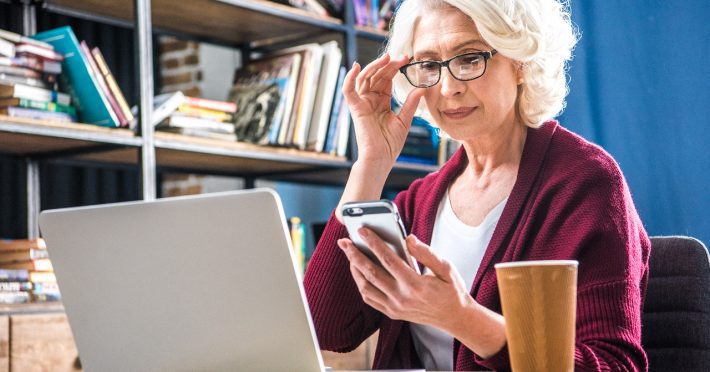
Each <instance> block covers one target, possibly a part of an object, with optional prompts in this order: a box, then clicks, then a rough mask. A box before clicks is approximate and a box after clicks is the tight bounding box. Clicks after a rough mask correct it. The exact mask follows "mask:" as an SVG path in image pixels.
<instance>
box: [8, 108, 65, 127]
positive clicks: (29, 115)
mask: <svg viewBox="0 0 710 372" xmlns="http://www.w3.org/2000/svg"><path fill="white" fill-rule="evenodd" d="M0 112H2V113H4V114H5V115H7V116H11V117H15V118H26V119H37V120H49V121H60V122H67V123H69V122H74V121H76V118H75V117H74V116H72V115H70V114H67V113H66V112H51V111H43V110H36V109H29V108H24V107H14V106H10V107H6V108H5V109H0Z"/></svg>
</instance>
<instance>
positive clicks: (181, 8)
mask: <svg viewBox="0 0 710 372" xmlns="http://www.w3.org/2000/svg"><path fill="white" fill-rule="evenodd" d="M45 7H46V8H47V9H49V10H50V11H53V12H57V13H63V14H68V15H72V16H77V17H81V18H87V19H94V20H103V21H105V20H109V21H113V23H118V24H121V25H124V26H128V27H131V26H132V24H133V12H134V9H133V1H129V0H123V1H106V0H46V1H45ZM152 13H153V14H152V16H153V17H152V20H153V27H154V28H156V29H157V30H158V31H164V32H169V33H175V34H179V35H190V36H191V37H192V38H195V37H197V38H203V39H207V40H220V41H223V42H226V43H231V44H243V43H252V42H258V41H260V40H265V39H280V38H281V37H282V36H283V35H291V36H293V37H294V38H295V37H298V36H302V37H305V36H307V35H312V34H318V33H321V32H323V30H334V31H340V32H344V31H345V26H343V24H342V21H341V20H339V19H337V18H330V17H328V18H324V17H320V16H317V15H315V14H313V13H310V12H307V11H304V10H300V9H296V8H293V7H290V6H287V5H282V4H277V3H273V2H270V1H266V0H189V1H174V0H152Z"/></svg>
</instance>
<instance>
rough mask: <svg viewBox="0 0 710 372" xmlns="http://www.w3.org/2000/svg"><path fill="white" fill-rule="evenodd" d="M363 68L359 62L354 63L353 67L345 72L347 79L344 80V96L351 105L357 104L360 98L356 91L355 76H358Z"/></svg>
mask: <svg viewBox="0 0 710 372" xmlns="http://www.w3.org/2000/svg"><path fill="white" fill-rule="evenodd" d="M361 69H362V67H361V66H360V64H359V63H357V62H355V63H353V67H352V68H351V69H350V71H348V73H347V74H345V79H344V80H343V96H344V97H345V100H346V102H347V103H348V105H350V106H354V105H356V104H357V103H358V102H359V100H360V97H359V96H358V94H357V92H356V91H355V78H357V76H358V73H360V70H361Z"/></svg>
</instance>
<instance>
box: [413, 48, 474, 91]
mask: <svg viewBox="0 0 710 372" xmlns="http://www.w3.org/2000/svg"><path fill="white" fill-rule="evenodd" d="M441 67H442V63H441V62H436V61H425V62H421V63H415V64H412V65H410V66H409V67H407V68H406V70H405V74H406V75H407V77H408V78H409V80H410V82H411V83H413V84H414V85H415V86H418V87H430V86H432V85H434V84H436V83H437V82H438V81H439V78H440V75H441ZM448 68H449V71H450V72H451V74H452V75H453V76H454V77H455V78H456V79H458V80H473V79H475V78H478V77H480V76H481V75H483V72H484V71H485V70H486V62H485V58H483V56H481V55H479V54H464V55H461V56H458V57H456V58H454V59H452V60H451V61H449V64H448Z"/></svg>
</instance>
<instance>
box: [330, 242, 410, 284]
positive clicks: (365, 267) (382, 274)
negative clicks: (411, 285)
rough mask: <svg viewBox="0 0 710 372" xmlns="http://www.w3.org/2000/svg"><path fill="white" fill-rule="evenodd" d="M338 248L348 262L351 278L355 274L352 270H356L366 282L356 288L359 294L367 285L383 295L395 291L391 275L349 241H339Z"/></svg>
mask: <svg viewBox="0 0 710 372" xmlns="http://www.w3.org/2000/svg"><path fill="white" fill-rule="evenodd" d="M338 246H339V247H340V249H342V251H343V253H345V255H346V256H347V257H348V260H349V261H350V271H351V272H352V273H353V277H355V274H356V273H355V272H353V269H356V270H357V271H358V273H359V274H360V275H361V276H362V277H363V278H364V279H365V280H366V281H367V283H358V288H360V291H361V292H362V289H363V287H367V285H369V286H372V287H373V288H375V289H377V290H378V291H381V292H383V293H385V294H392V293H395V292H396V291H397V284H396V283H395V281H394V278H392V275H390V273H388V272H387V271H386V270H384V269H383V268H381V267H379V266H378V265H377V264H375V263H374V262H372V261H371V260H370V259H369V258H368V257H367V256H365V254H363V253H362V252H360V250H358V249H357V247H355V244H354V243H353V242H352V241H351V240H350V239H339V240H338ZM356 282H357V280H356Z"/></svg>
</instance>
